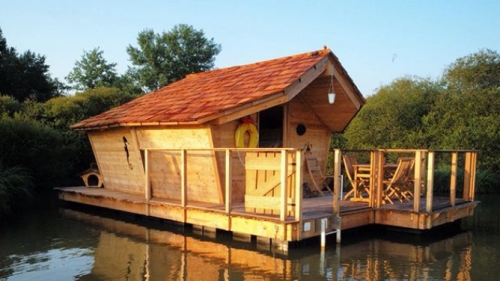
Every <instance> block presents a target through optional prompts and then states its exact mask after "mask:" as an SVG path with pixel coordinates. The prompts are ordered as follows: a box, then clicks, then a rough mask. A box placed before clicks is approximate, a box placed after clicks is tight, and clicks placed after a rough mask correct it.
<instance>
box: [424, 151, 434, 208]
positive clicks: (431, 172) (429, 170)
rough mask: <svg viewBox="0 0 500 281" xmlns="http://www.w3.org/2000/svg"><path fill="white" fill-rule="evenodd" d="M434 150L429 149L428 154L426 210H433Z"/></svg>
mask: <svg viewBox="0 0 500 281" xmlns="http://www.w3.org/2000/svg"><path fill="white" fill-rule="evenodd" d="M434 154H435V152H434V151H429V153H428V156H427V188H426V190H427V202H426V204H425V210H426V211H427V212H428V213H431V212H432V194H433V192H434Z"/></svg>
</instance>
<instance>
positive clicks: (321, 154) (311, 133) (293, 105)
mask: <svg viewBox="0 0 500 281" xmlns="http://www.w3.org/2000/svg"><path fill="white" fill-rule="evenodd" d="M306 90H307V89H306ZM300 95H304V92H302V93H300V94H299V96H297V97H295V98H294V99H292V100H291V101H290V102H289V103H288V109H287V111H286V112H287V117H288V127H287V130H286V133H287V136H286V139H287V146H288V147H295V148H301V149H303V148H305V147H306V146H307V145H308V146H309V147H310V148H311V151H310V153H309V154H307V153H306V155H304V156H305V157H307V156H311V157H315V158H317V159H318V161H319V163H320V165H321V167H322V168H323V174H324V173H325V172H326V164H327V163H326V161H327V160H328V150H329V148H330V137H331V132H330V130H329V129H328V128H327V127H326V126H325V125H324V124H323V123H322V122H321V120H320V119H319V118H318V117H317V115H316V114H315V113H314V111H313V110H312V109H311V108H310V107H309V106H308V105H307V104H305V102H304V101H303V100H302V99H301V98H300ZM325 96H326V94H325ZM325 99H326V97H325ZM299 124H302V125H304V126H305V128H306V132H305V133H304V134H303V135H302V136H300V135H299V134H298V133H297V126H298V125H299ZM305 157H304V158H303V159H305ZM302 164H303V165H302V167H303V174H304V182H307V183H308V184H310V185H311V184H312V182H311V178H310V176H309V173H308V171H307V166H306V165H305V163H302Z"/></svg>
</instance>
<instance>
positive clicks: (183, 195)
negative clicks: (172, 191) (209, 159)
mask: <svg viewBox="0 0 500 281" xmlns="http://www.w3.org/2000/svg"><path fill="white" fill-rule="evenodd" d="M186 166H187V163H186V150H185V149H181V206H182V208H183V210H184V211H183V213H184V222H186V205H187V177H186Z"/></svg>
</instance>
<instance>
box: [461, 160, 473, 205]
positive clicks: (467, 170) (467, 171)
mask: <svg viewBox="0 0 500 281" xmlns="http://www.w3.org/2000/svg"><path fill="white" fill-rule="evenodd" d="M471 161H472V158H471V153H470V152H466V153H465V165H464V193H463V199H464V200H466V201H469V200H470V187H471Z"/></svg>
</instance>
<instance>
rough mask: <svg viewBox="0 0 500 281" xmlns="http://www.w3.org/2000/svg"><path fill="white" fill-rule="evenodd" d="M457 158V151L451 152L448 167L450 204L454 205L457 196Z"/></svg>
mask: <svg viewBox="0 0 500 281" xmlns="http://www.w3.org/2000/svg"><path fill="white" fill-rule="evenodd" d="M457 158H458V152H456V151H454V152H452V153H451V167H450V204H451V206H452V207H453V206H455V203H456V196H457Z"/></svg>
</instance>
